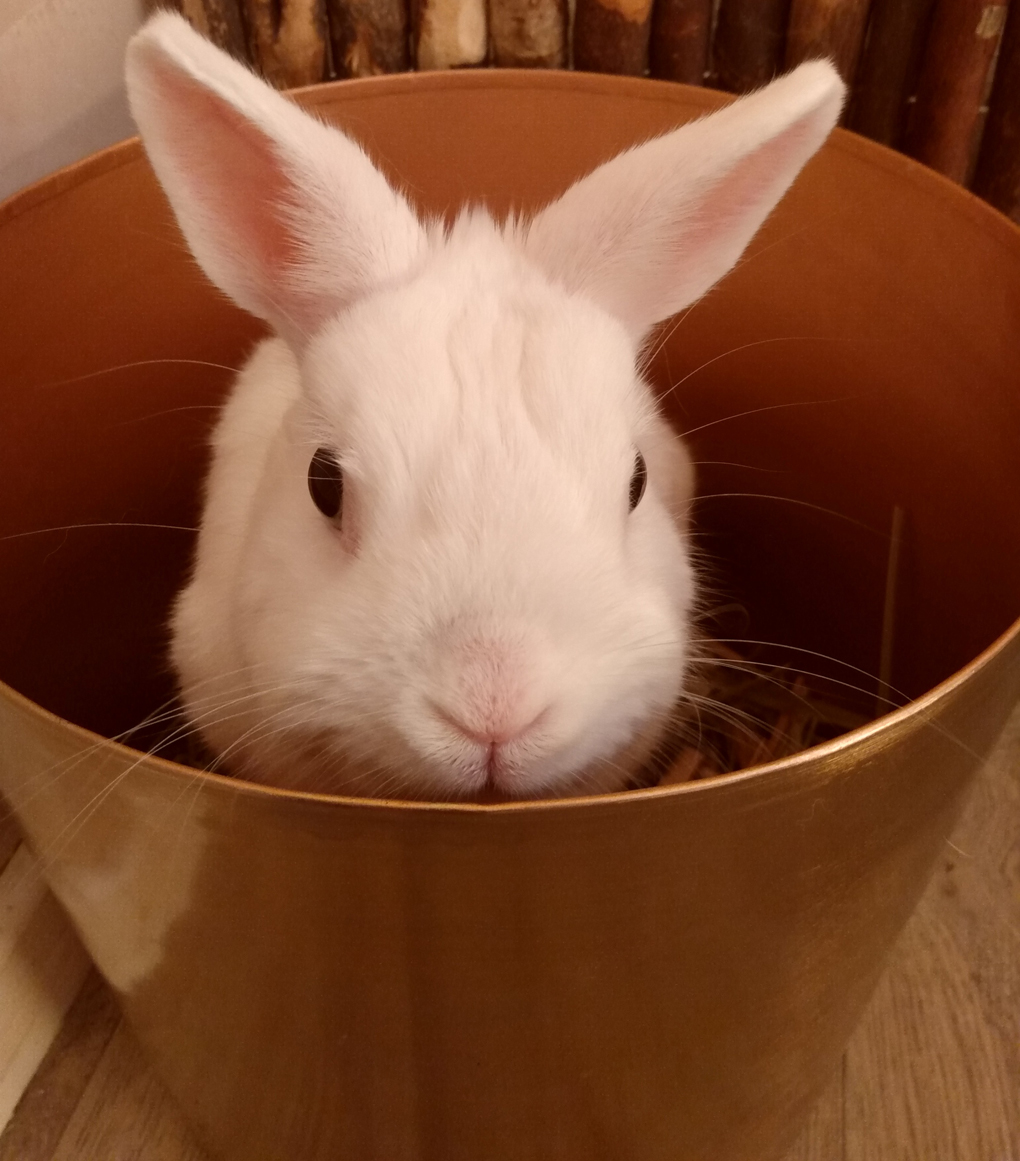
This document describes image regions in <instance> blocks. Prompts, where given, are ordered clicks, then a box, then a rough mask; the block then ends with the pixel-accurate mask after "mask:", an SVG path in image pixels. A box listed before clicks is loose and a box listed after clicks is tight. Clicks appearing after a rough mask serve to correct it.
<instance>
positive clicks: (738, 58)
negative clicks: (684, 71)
mask: <svg viewBox="0 0 1020 1161" xmlns="http://www.w3.org/2000/svg"><path fill="white" fill-rule="evenodd" d="M789 12H790V0H722V2H721V4H720V5H719V15H718V18H717V21H716V29H715V43H714V44H713V46H712V72H713V74H714V78H715V81H716V83H717V84H718V85H719V87H720V88H722V89H728V90H729V91H730V92H732V93H746V92H748V91H749V90H750V89H757V88H760V87H761V86H762V85H765V84H768V82H769V81H771V80H772V78H773V77H775V76H776V74H777V73H779V72H780V70H781V66H782V62H783V46H784V44H785V42H786V24H787V17H788V16H789Z"/></svg>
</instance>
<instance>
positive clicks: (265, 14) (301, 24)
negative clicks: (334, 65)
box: [241, 0, 326, 89]
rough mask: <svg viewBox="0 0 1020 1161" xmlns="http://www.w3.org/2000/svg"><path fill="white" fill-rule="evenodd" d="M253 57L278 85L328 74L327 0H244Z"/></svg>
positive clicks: (310, 80)
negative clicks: (325, 2)
mask: <svg viewBox="0 0 1020 1161" xmlns="http://www.w3.org/2000/svg"><path fill="white" fill-rule="evenodd" d="M241 4H242V7H243V15H244V19H245V23H246V24H247V26H248V43H249V44H250V46H251V55H252V60H253V62H254V64H255V66H256V67H257V68H258V69H259V70H260V71H261V73H262V75H263V76H264V77H265V78H266V80H267V81H269V82H270V83H271V84H273V85H276V87H277V88H279V89H288V88H291V87H293V86H296V85H312V84H315V82H316V81H321V80H322V79H323V78H324V77H325V75H326V9H325V6H324V0H241Z"/></svg>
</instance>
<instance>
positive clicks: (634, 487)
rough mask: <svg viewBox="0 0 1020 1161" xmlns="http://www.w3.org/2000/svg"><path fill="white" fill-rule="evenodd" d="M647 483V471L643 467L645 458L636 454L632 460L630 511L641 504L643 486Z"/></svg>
mask: <svg viewBox="0 0 1020 1161" xmlns="http://www.w3.org/2000/svg"><path fill="white" fill-rule="evenodd" d="M647 483H648V469H647V468H646V467H645V457H644V456H643V455H642V454H641V453H640V452H638V453H637V456H636V458H635V460H634V474H633V475H632V476H631V478H630V510H631V511H632V512H633V511H634V509H635V508H636V507H637V506H638V504H640V503H641V497H642V496H643V495H644V494H645V484H647Z"/></svg>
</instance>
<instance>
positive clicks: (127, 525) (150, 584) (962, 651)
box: [0, 76, 1020, 735]
mask: <svg viewBox="0 0 1020 1161" xmlns="http://www.w3.org/2000/svg"><path fill="white" fill-rule="evenodd" d="M588 80H591V84H588V81H587V80H585V79H579V80H577V81H576V82H575V83H574V85H573V86H572V87H571V86H569V85H566V84H565V82H564V81H563V80H562V79H559V80H557V79H556V78H539V79H536V80H528V81H526V82H525V81H520V82H519V83H517V87H516V88H514V87H513V86H511V87H510V88H509V89H501V88H500V87H499V86H491V87H490V88H485V87H484V86H483V85H482V84H481V82H479V81H478V80H477V79H475V78H472V77H470V76H464V77H460V78H457V77H454V78H447V79H446V80H445V82H444V83H443V84H440V83H439V81H438V80H437V79H425V80H424V83H421V84H416V85H415V87H414V93H415V98H416V99H415V100H414V101H413V102H409V101H407V100H406V97H405V98H403V99H402V98H401V93H402V92H404V93H406V91H407V89H408V87H409V83H408V82H407V81H405V82H404V83H403V85H404V87H403V89H401V88H400V86H394V85H392V84H391V85H390V86H389V87H388V88H383V87H379V86H376V87H375V88H373V87H372V85H371V83H369V84H367V85H366V84H361V83H356V84H354V85H349V86H344V87H340V88H338V87H331V86H327V87H324V88H322V89H320V90H317V91H316V92H315V93H314V94H312V96H311V97H310V98H309V99H310V100H312V101H314V102H316V103H317V104H318V105H319V107H320V109H321V111H323V112H324V113H327V114H329V115H333V116H335V117H339V118H340V119H341V120H342V121H343V122H344V123H345V124H347V125H348V126H349V127H350V128H351V129H352V131H353V132H355V133H356V134H357V135H358V136H359V137H361V139H362V140H364V141H366V143H367V144H368V145H369V148H370V149H372V150H373V152H374V153H375V154H376V156H380V157H382V158H383V159H384V161H385V163H386V165H387V166H388V167H389V169H390V172H391V173H396V174H398V175H399V176H400V178H401V179H402V180H403V181H404V182H405V183H406V185H407V186H408V188H410V190H411V191H412V194H413V196H414V197H415V198H416V200H417V201H418V202H419V204H422V205H423V206H424V207H426V208H428V209H442V208H446V207H448V206H449V205H451V204H454V203H455V202H458V201H461V200H463V198H464V197H465V196H471V197H474V198H481V199H484V200H486V201H487V202H488V203H489V204H490V205H492V206H493V207H494V209H495V210H497V211H501V210H504V209H506V208H507V207H508V205H510V204H511V203H513V204H516V205H518V206H521V205H524V206H527V205H537V204H540V203H541V202H542V201H543V200H545V199H546V198H547V197H549V196H551V195H553V194H554V193H555V192H557V191H558V190H560V189H562V188H564V186H565V185H566V183H567V181H568V180H569V178H570V176H572V175H573V174H576V173H580V172H583V171H584V170H585V169H587V168H589V167H590V166H591V164H592V163H594V162H595V161H597V160H599V159H600V158H602V157H606V156H609V155H611V154H612V153H613V152H614V151H615V150H616V149H618V148H619V147H620V146H622V145H624V144H626V143H628V142H629V141H632V140H635V139H641V138H643V137H645V136H647V135H648V134H649V133H650V132H654V131H658V130H661V129H665V128H668V127H669V126H670V125H672V124H675V123H678V122H679V121H680V120H683V119H685V118H688V117H690V116H692V115H694V114H696V113H698V112H701V111H703V109H704V108H705V107H706V105H707V104H708V103H712V102H714V101H715V100H716V98H715V97H714V96H713V95H712V94H707V93H704V92H699V91H693V90H684V89H682V88H679V87H676V86H666V85H653V84H650V83H648V84H647V87H646V86H645V85H642V86H641V87H640V89H639V88H635V87H634V83H631V82H618V81H614V80H613V79H611V78H601V79H599V80H598V81H597V82H596V81H594V80H592V79H588ZM422 81H423V78H414V82H422ZM554 82H555V83H554ZM586 84H588V87H587V88H585V85H586ZM423 141H427V142H428V148H427V149H426V147H425V145H423ZM0 269H2V270H3V271H4V277H3V279H2V283H0V328H2V340H0V441H2V445H3V446H2V452H0V462H2V464H3V467H2V477H3V487H2V489H0V538H2V539H0V678H2V680H4V681H6V682H7V683H8V684H10V685H11V686H13V687H14V688H15V689H17V690H18V691H20V692H21V693H23V694H25V695H27V696H28V697H30V698H32V699H33V700H35V701H37V702H39V703H40V704H42V705H43V706H45V707H46V708H48V709H50V710H52V711H54V712H56V713H58V714H60V715H61V716H64V717H66V718H68V719H70V720H72V721H74V722H77V723H80V724H82V725H85V726H88V727H90V728H92V729H94V730H97V731H99V732H100V733H104V734H108V735H112V734H116V733H118V732H119V731H122V730H125V729H127V728H129V727H131V726H132V725H134V724H135V723H136V722H138V721H139V720H140V719H141V718H142V717H143V716H144V715H145V714H146V713H148V712H150V711H151V710H152V709H153V708H154V707H156V706H157V705H159V704H160V703H161V702H162V701H164V700H165V699H166V698H168V697H170V696H171V694H172V681H171V678H170V675H169V672H168V670H167V664H166V660H165V653H166V629H165V624H166V616H167V610H168V607H169V603H170V601H171V598H172V595H173V593H174V592H175V590H176V589H177V588H178V587H179V586H180V584H181V583H182V580H183V577H184V575H185V572H186V569H187V563H188V558H189V552H190V550H191V545H192V540H193V533H192V532H191V531H190V530H191V529H193V528H194V526H195V523H196V520H197V515H198V497H199V491H200V481H201V476H202V472H203V467H204V464H205V450H204V445H205V438H206V433H207V431H208V428H209V425H210V423H211V422H212V419H213V417H214V415H215V409H216V406H217V404H218V403H219V401H220V400H221V399H222V398H223V396H224V393H225V391H226V390H227V388H228V386H229V383H230V380H231V376H232V370H233V369H234V368H237V367H238V366H239V365H240V364H241V362H242V360H243V358H244V356H245V352H246V351H248V350H249V349H250V348H251V346H252V344H253V343H254V341H255V340H256V339H257V338H258V336H259V335H260V334H261V333H262V330H261V324H259V323H257V322H255V321H254V320H252V319H250V318H248V317H247V316H245V315H243V314H242V313H241V312H239V311H238V310H236V309H235V308H234V307H233V306H232V305H231V304H229V303H228V302H226V301H225V300H224V299H223V298H222V297H221V296H220V295H219V294H218V293H217V292H216V291H215V290H213V289H212V288H211V287H210V286H208V285H207V284H206V283H205V281H204V279H203V278H202V276H201V275H200V273H199V272H198V270H197V268H196V267H195V266H194V264H193V262H192V261H191V259H190V258H189V256H188V255H187V253H186V252H185V250H184V248H183V244H182V242H181V240H180V237H179V235H178V233H177V231H176V227H175V226H174V224H173V222H172V219H171V217H170V214H169V211H168V209H167V207H166V205H165V203H164V202H163V199H162V195H161V194H160V192H159V191H158V189H157V187H156V186H155V183H154V180H153V179H152V176H151V174H150V173H149V171H148V168H147V166H146V164H145V163H144V161H143V160H142V158H141V155H140V151H139V150H138V148H137V146H135V145H125V146H120V147H115V149H114V150H112V151H108V152H107V153H106V154H104V155H101V156H100V157H99V158H98V159H95V160H92V161H89V162H86V163H84V164H83V165H82V166H79V167H77V168H76V169H74V170H72V171H69V172H67V173H65V174H64V175H61V176H60V177H58V178H56V179H53V180H52V181H51V182H50V183H48V184H46V185H44V186H42V187H37V189H35V190H33V191H29V192H28V193H26V194H23V195H21V196H20V198H18V199H15V200H14V201H12V202H11V203H8V204H7V206H6V207H5V208H4V209H2V210H0ZM1018 335H1020V234H1018V232H1017V231H1016V230H1015V229H1014V228H1013V227H1011V226H1010V225H1009V224H1008V223H1007V222H1006V221H1005V220H1004V219H1000V218H999V217H998V216H997V215H995V214H994V213H993V211H991V210H990V209H988V208H987V207H986V206H984V205H983V204H981V203H979V202H977V200H976V199H973V198H971V197H970V196H969V195H967V194H965V193H963V192H962V191H959V190H957V189H956V188H955V187H951V186H949V185H948V183H945V182H943V181H942V180H941V179H938V178H936V177H935V176H933V175H931V174H928V173H927V172H926V171H922V170H921V169H920V167H918V166H916V165H914V164H913V163H911V162H909V161H907V160H906V159H903V158H900V157H898V156H897V155H893V154H891V153H888V152H887V151H884V150H881V149H880V148H878V147H875V146H872V145H870V144H867V143H864V142H863V141H861V140H860V139H857V138H854V137H852V135H850V134H842V133H841V134H838V135H837V138H836V140H835V142H834V144H833V145H831V146H830V147H828V148H827V150H826V151H825V153H824V155H823V156H821V157H819V158H818V159H816V161H815V162H813V163H812V164H811V165H810V166H809V168H808V170H807V171H806V172H805V175H804V176H803V177H802V179H801V180H800V181H799V182H798V184H797V186H796V187H795V188H794V190H793V191H792V192H791V194H790V195H789V196H788V198H787V199H786V201H785V202H784V203H783V205H782V206H781V208H780V210H779V211H778V212H777V213H776V215H775V216H774V217H773V218H772V219H771V220H770V222H769V223H768V224H767V226H766V227H765V229H764V230H763V232H762V233H761V234H760V235H759V236H758V238H757V239H756V240H755V241H754V243H753V244H752V246H751V248H750V250H749V252H748V255H747V256H746V257H745V259H744V260H743V261H742V263H741V264H740V265H739V267H738V268H737V270H736V271H735V272H734V273H733V274H732V275H731V276H730V277H729V278H727V279H726V280H725V281H724V282H723V283H722V284H721V285H720V286H719V287H718V288H717V289H716V290H715V291H713V292H712V293H711V294H710V295H709V296H708V297H707V298H705V299H704V300H703V301H702V302H700V303H699V304H697V305H696V306H695V307H694V308H693V309H692V310H691V311H689V312H688V313H687V314H686V315H685V316H684V317H683V318H682V320H680V321H678V322H674V323H672V324H670V325H669V326H668V327H666V328H663V330H662V332H661V334H660V335H659V336H657V337H656V340H655V341H654V342H653V343H652V344H651V347H650V350H651V357H650V362H649V374H650V375H651V376H652V378H653V379H654V381H655V382H656V384H657V385H658V386H659V387H660V389H661V390H662V392H663V397H664V404H665V406H666V407H667V409H668V411H669V413H670V415H671V416H672V418H673V419H674V421H675V422H676V423H677V425H678V426H679V428H680V430H682V431H690V432H691V433H692V434H691V437H690V438H691V443H692V446H693V448H694V451H695V459H696V460H697V461H698V462H699V463H700V464H701V468H700V472H701V488H700V491H701V496H702V498H701V499H699V501H698V503H697V506H696V510H695V527H696V535H697V540H698V545H699V548H700V549H701V550H702V552H703V553H704V554H705V556H706V559H707V562H708V563H707V566H706V584H707V585H708V586H709V587H710V589H711V594H712V595H711V597H710V598H709V599H708V601H707V604H708V605H709V606H722V605H726V604H729V603H732V602H739V603H741V604H742V605H743V606H745V607H746V609H747V610H748V614H749V620H748V621H747V623H746V625H743V626H741V627H740V628H739V635H740V636H742V637H747V638H749V639H752V640H756V641H758V640H760V641H769V642H780V643H783V644H784V645H788V646H793V647H795V648H798V649H801V650H806V651H812V652H805V653H803V654H801V655H800V656H801V657H802V658H803V659H804V660H803V668H805V669H807V670H814V669H815V668H816V665H815V663H816V662H817V663H818V664H817V671H818V672H822V673H827V674H830V675H832V676H836V677H838V678H840V679H841V680H844V681H847V682H849V683H851V684H859V685H860V686H861V687H862V688H863V689H864V691H865V694H866V695H867V696H871V694H872V693H873V691H874V688H875V682H874V676H875V675H876V673H877V670H878V664H879V661H878V658H879V647H880V637H881V626H882V621H883V600H884V594H885V583H886V567H887V559H888V554H889V543H890V541H889V533H890V527H891V521H892V511H893V507H894V505H900V506H902V508H903V509H904V510H905V512H906V531H905V536H904V540H903V546H902V558H901V567H900V570H899V575H898V581H897V593H896V625H895V650H894V667H893V673H892V684H893V685H894V687H896V689H898V690H899V691H901V692H902V694H903V695H904V696H906V697H914V696H917V695H918V694H920V693H922V692H924V691H925V690H927V689H929V688H931V687H932V686H933V685H935V684H937V683H938V682H939V681H941V680H942V679H944V678H945V677H947V676H949V675H950V674H951V673H953V672H954V671H955V670H956V669H958V668H959V667H960V666H962V665H964V664H966V663H967V662H968V661H969V660H970V659H971V658H973V657H974V656H975V655H976V654H977V653H979V652H980V651H981V650H982V649H984V648H985V647H986V646H988V645H989V644H990V643H991V642H992V641H993V640H994V639H995V638H996V637H997V636H998V635H999V634H1001V633H1002V632H1003V631H1004V630H1005V629H1007V628H1008V626H1009V625H1010V624H1011V622H1012V621H1014V620H1015V619H1016V617H1017V616H1018V614H1020V522H1018V520H1017V518H1016V509H1017V500H1018V498H1020V455H1018V454H1017V447H1018V446H1020V341H1018ZM722 624H723V629H722V630H718V631H721V632H726V631H727V629H726V626H727V625H732V624H734V622H733V621H732V620H730V621H725V622H722ZM815 653H818V654H824V655H827V656H831V657H835V658H838V659H839V660H840V661H841V662H843V663H845V666H850V667H855V668H846V667H845V666H843V667H840V668H837V669H835V670H834V669H832V667H831V666H830V665H829V664H828V663H826V662H824V661H822V660H821V659H819V658H817V657H815V656H813V654H815Z"/></svg>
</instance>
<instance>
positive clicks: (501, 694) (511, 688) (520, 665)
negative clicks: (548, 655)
mask: <svg viewBox="0 0 1020 1161" xmlns="http://www.w3.org/2000/svg"><path fill="white" fill-rule="evenodd" d="M543 685H544V682H543V680H542V678H541V676H540V674H539V673H538V672H537V671H536V665H535V658H534V656H533V650H531V649H529V648H528V647H527V646H526V645H524V644H523V643H522V642H519V641H507V640H505V639H502V640H500V639H496V638H493V637H489V636H488V635H485V636H471V637H470V638H467V639H462V640H460V641H458V642H456V643H455V644H454V643H451V644H450V645H448V646H447V647H446V648H444V649H443V660H442V662H441V668H440V672H439V673H438V674H437V681H436V684H435V685H434V686H433V690H432V696H431V697H430V699H429V701H430V703H431V709H432V712H433V713H435V714H436V716H437V717H438V718H439V719H440V720H441V721H442V722H443V723H444V724H445V725H446V726H448V727H449V728H450V729H452V730H454V731H455V732H456V733H458V734H460V735H461V736H462V737H465V738H467V739H469V740H470V741H472V742H476V743H478V744H479V745H482V746H490V747H497V746H504V745H506V744H507V743H509V742H513V741H516V740H517V739H518V738H521V737H523V736H524V735H525V734H528V733H529V732H531V731H532V730H534V729H536V728H537V726H538V725H539V724H540V722H541V721H542V720H543V719H544V718H545V717H546V715H547V714H548V713H549V711H550V708H551V706H550V699H549V698H548V697H547V696H546V695H545V693H546V691H544V690H543Z"/></svg>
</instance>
